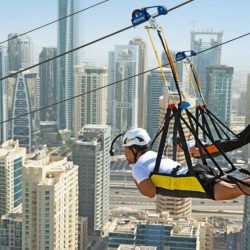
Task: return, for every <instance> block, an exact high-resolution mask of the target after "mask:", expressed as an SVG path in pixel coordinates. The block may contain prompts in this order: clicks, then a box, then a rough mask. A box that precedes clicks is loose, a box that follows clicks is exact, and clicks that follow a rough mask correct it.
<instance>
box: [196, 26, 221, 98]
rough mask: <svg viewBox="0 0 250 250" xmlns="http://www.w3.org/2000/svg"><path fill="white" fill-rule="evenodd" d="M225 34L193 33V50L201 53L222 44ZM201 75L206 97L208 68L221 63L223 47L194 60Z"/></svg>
mask: <svg viewBox="0 0 250 250" xmlns="http://www.w3.org/2000/svg"><path fill="white" fill-rule="evenodd" d="M222 36H223V32H195V31H192V32H191V49H192V50H194V51H196V52H199V51H202V50H205V49H208V48H211V47H213V46H216V45H218V44H221V43H222ZM193 62H194V65H195V67H196V71H197V73H198V75H199V79H200V82H201V86H202V90H203V94H204V96H206V86H207V84H206V68H207V67H208V66H210V65H219V64H220V62H221V46H219V47H217V48H214V49H212V50H208V51H206V52H204V53H202V54H199V56H196V57H194V58H193Z"/></svg>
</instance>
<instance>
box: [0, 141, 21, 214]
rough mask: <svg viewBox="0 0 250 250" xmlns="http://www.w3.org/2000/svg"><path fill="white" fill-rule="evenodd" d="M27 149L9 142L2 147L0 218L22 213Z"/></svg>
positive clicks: (0, 149)
mask: <svg viewBox="0 0 250 250" xmlns="http://www.w3.org/2000/svg"><path fill="white" fill-rule="evenodd" d="M25 158H26V150H25V148H21V147H19V142H18V140H17V141H13V140H9V141H6V142H5V143H3V144H2V145H1V146H0V217H1V215H3V214H6V213H16V212H21V206H22V204H21V203H22V166H23V164H24V160H25Z"/></svg>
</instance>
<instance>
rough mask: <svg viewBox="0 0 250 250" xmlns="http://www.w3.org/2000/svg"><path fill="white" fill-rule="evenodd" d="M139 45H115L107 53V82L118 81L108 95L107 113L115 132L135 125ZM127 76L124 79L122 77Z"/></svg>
mask: <svg viewBox="0 0 250 250" xmlns="http://www.w3.org/2000/svg"><path fill="white" fill-rule="evenodd" d="M138 70H139V47H138V46H137V45H116V46H115V50H114V52H110V54H109V82H110V83H112V82H117V81H120V83H119V84H116V85H114V86H113V87H111V88H110V90H109V91H110V92H109V95H108V101H109V104H108V108H109V112H111V113H112V115H109V118H110V119H111V121H109V124H111V125H112V126H113V128H114V129H115V131H116V132H117V133H119V132H121V131H124V130H127V129H129V128H132V127H137V126H138V124H137V117H138V77H133V78H129V77H131V76H133V75H136V74H138ZM126 78H129V79H127V80H125V81H121V80H123V79H126Z"/></svg>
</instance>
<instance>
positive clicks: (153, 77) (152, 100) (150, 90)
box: [146, 68, 173, 150]
mask: <svg viewBox="0 0 250 250" xmlns="http://www.w3.org/2000/svg"><path fill="white" fill-rule="evenodd" d="M163 71H164V73H165V76H166V78H167V79H168V80H171V82H172V80H173V76H172V72H171V70H170V69H169V68H164V69H163ZM164 85H165V83H164V82H163V79H162V75H161V72H160V70H159V69H157V70H154V71H151V72H150V74H149V75H148V79H147V105H146V106H147V114H146V118H147V124H146V128H147V131H148V134H149V135H150V137H151V138H152V139H153V138H154V137H155V135H156V133H157V131H158V129H159V115H160V106H159V100H160V96H162V93H163V92H164V89H165V88H166V87H164ZM157 149H158V144H157V142H155V143H154V145H153V150H157Z"/></svg>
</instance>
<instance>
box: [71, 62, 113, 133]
mask: <svg viewBox="0 0 250 250" xmlns="http://www.w3.org/2000/svg"><path fill="white" fill-rule="evenodd" d="M107 77H108V75H107V69H106V68H105V67H100V66H96V65H90V64H86V65H82V66H80V65H79V66H76V67H75V82H76V93H77V94H84V93H87V92H89V91H91V90H94V89H98V88H102V87H103V86H105V85H107V80H108V79H107ZM74 114H75V115H74V134H75V137H77V133H78V132H79V131H80V129H81V128H82V127H83V126H84V125H86V124H103V125H105V124H106V123H107V88H103V89H99V90H98V91H94V92H91V93H88V94H87V95H82V96H80V97H78V98H76V99H75V112H74Z"/></svg>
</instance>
